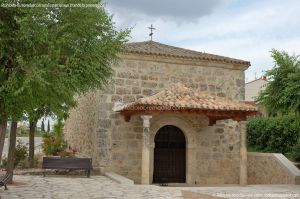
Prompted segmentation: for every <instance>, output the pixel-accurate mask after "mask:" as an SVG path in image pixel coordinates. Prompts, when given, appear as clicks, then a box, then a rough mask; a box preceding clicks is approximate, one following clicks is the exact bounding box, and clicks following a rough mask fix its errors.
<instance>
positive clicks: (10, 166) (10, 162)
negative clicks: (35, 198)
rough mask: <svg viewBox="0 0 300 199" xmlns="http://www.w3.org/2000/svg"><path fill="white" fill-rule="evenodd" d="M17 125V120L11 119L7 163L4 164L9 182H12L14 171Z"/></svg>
mask: <svg viewBox="0 0 300 199" xmlns="http://www.w3.org/2000/svg"><path fill="white" fill-rule="evenodd" d="M17 127H18V122H17V121H14V120H13V121H12V123H11V130H10V137H9V140H10V141H9V148H8V156H7V165H6V171H7V173H10V174H11V178H10V179H9V181H8V183H9V184H12V179H13V172H14V163H15V152H16V138H17Z"/></svg>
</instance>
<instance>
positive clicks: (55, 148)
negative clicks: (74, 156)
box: [42, 119, 68, 155]
mask: <svg viewBox="0 0 300 199" xmlns="http://www.w3.org/2000/svg"><path fill="white" fill-rule="evenodd" d="M63 127H64V123H63V121H62V119H58V121H57V123H56V124H55V125H54V130H53V132H52V133H47V132H46V133H44V134H43V144H42V148H43V151H44V153H45V155H60V153H64V152H65V151H66V149H67V147H68V144H67V142H66V141H65V140H64V138H63Z"/></svg>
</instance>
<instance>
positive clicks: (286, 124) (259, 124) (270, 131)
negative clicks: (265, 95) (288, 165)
mask: <svg viewBox="0 0 300 199" xmlns="http://www.w3.org/2000/svg"><path fill="white" fill-rule="evenodd" d="M247 133H248V146H249V148H251V149H254V150H257V151H262V152H274V153H283V154H285V155H289V156H290V157H291V156H292V158H294V159H297V158H296V157H295V154H297V153H298V154H299V152H300V146H299V147H298V148H297V147H296V145H297V143H298V142H300V141H298V140H299V139H300V117H298V116H294V115H285V116H279V117H270V118H259V117H258V118H252V119H250V120H249V121H248V125H247ZM298 145H300V144H298ZM297 150H298V151H297ZM292 154H293V155H292Z"/></svg>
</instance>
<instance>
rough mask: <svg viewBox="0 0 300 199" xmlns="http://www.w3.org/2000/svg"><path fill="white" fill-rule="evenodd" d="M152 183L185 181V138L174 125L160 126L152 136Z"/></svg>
mask: <svg viewBox="0 0 300 199" xmlns="http://www.w3.org/2000/svg"><path fill="white" fill-rule="evenodd" d="M154 142H155V148H154V170H153V183H170V182H177V183H184V182H186V140H185V136H184V134H183V132H182V131H181V130H180V129H179V128H178V127H176V126H172V125H166V126H164V127H162V128H160V129H159V130H158V131H157V133H156V135H155V138H154Z"/></svg>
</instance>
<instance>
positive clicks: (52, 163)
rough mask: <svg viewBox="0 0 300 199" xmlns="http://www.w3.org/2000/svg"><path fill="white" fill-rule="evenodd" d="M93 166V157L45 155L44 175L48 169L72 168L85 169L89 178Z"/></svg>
mask: <svg viewBox="0 0 300 199" xmlns="http://www.w3.org/2000/svg"><path fill="white" fill-rule="evenodd" d="M92 168H93V167H92V159H91V158H61V157H43V169H44V176H45V171H46V169H70V170H85V171H86V174H87V177H88V178H89V177H90V173H91V169H92Z"/></svg>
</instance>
